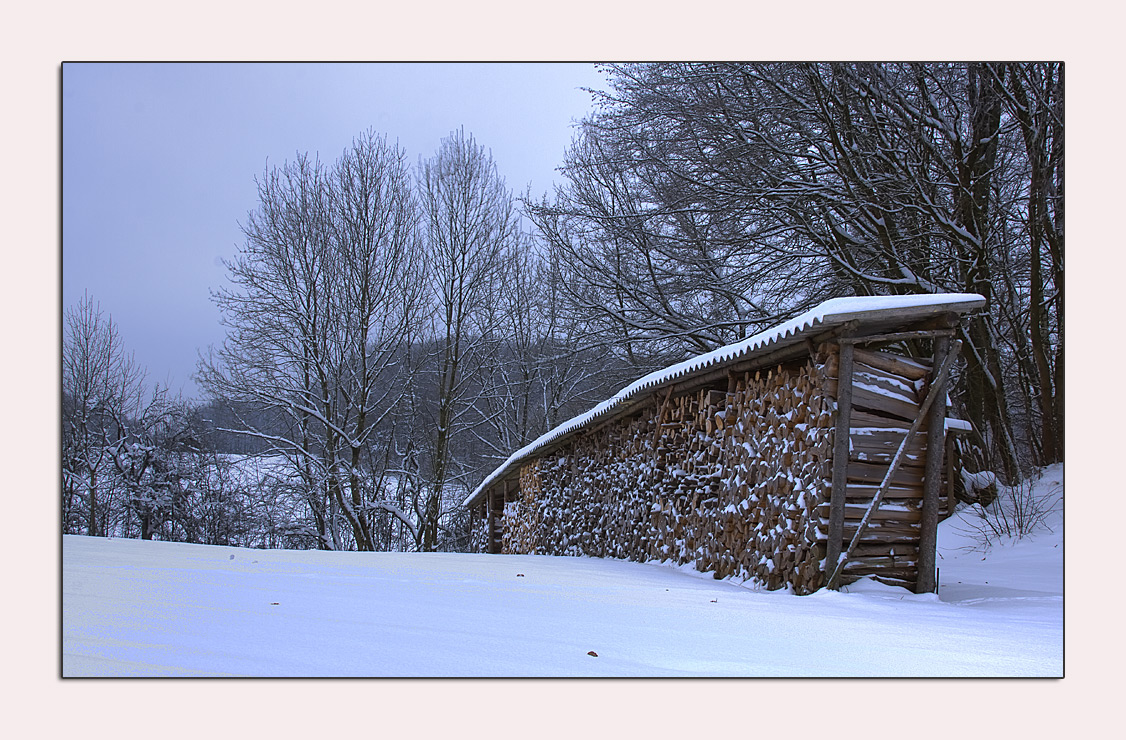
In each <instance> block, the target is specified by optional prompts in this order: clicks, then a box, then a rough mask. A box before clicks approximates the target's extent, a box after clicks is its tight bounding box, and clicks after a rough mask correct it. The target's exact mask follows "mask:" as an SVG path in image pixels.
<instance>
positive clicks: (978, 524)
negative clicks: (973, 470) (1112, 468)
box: [964, 465, 1063, 547]
mask: <svg viewBox="0 0 1126 740" xmlns="http://www.w3.org/2000/svg"><path fill="white" fill-rule="evenodd" d="M977 475H979V476H980V475H981V474H977ZM993 482H994V484H996V482H995V479H994V481H993ZM1062 505H1063V465H1052V466H1050V467H1047V468H1041V469H1038V470H1036V471H1034V472H1033V474H1032V475H1030V476H1027V477H1025V478H1024V479H1022V480H1020V481H1018V482H1017V483H1016V484H1014V485H1011V486H1001V485H997V497H996V498H995V499H994V500H993V501H992V502H991V503H989V504H987V505H982V504H971V506H970V511H972V512H973V516H967V517H965V518H964V521H965V522H966V523H967V525H968V526H969V527H970V529H971V530H972V531H971V534H973V535H974V538H975V539H976V540H977V541H978V542H979V543H981V544H982V545H984V546H987V547H988V546H990V545H993V544H995V543H997V542H999V541H1001V540H1003V539H1006V538H1016V539H1021V538H1023V537H1027V536H1028V535H1030V534H1033V533H1034V532H1036V531H1038V530H1040V529H1046V528H1048V527H1049V524H1048V518H1049V515H1051V514H1052V513H1053V512H1055V511H1056V510H1057V508H1058V507H1060V506H1062Z"/></svg>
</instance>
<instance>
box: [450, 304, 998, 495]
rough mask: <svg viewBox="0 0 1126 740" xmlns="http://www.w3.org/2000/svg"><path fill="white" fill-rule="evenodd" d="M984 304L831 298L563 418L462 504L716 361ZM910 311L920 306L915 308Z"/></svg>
mask: <svg viewBox="0 0 1126 740" xmlns="http://www.w3.org/2000/svg"><path fill="white" fill-rule="evenodd" d="M984 304H985V299H984V298H983V297H982V296H980V295H977V294H976V293H942V294H935V295H909V296H854V297H851V298H831V299H829V300H827V301H825V302H824V303H821V304H819V305H817V306H816V307H814V308H812V309H810V310H809V311H806V312H805V313H803V314H801V315H799V316H796V317H794V318H792V319H790V320H789V321H787V322H786V323H784V324H779V325H778V326H776V327H774V328H772V329H767V330H766V331H763V332H759V333H758V334H755V335H754V336H751V337H747V338H746V339H742V340H740V341H738V342H735V343H733V344H728V345H725V346H723V347H720V348H719V349H715V350H712V351H711V352H706V353H704V354H702V355H697V356H696V357H693V358H690V359H688V360H685V361H684V362H680V363H677V364H676V365H670V366H669V367H666V368H664V369H663V370H656V371H654V372H651V373H649V374H648V375H646V376H644V377H642V378H640V379H638V380H635V381H634V382H633V383H630V384H629V385H627V386H626V387H624V388H622V389H621V390H620V391H618V392H617V393H615V394H614V395H613V396H611V397H610V398H608V399H606V400H605V401H603V402H602V403H600V404H598V405H597V406H595V407H594V408H592V409H591V410H590V411H587V412H586V413H584V414H579V415H578V416H576V417H573V418H571V419H569V420H568V421H565V422H563V423H562V424H560V425H559V426H557V427H555V428H554V429H552V430H551V431H549V432H547V433H545V434H543V435H541V436H540V437H539V438H538V439H536V440H535V441H534V442H531V443H529V444H527V445H525V446H524V447H521V448H520V449H519V450H517V451H516V452H514V453H512V455H510V456H509V458H508V459H507V460H505V461H504V462H503V463H501V464H500V465H499V466H498V467H497V468H496V469H495V470H493V472H492V473H490V474H489V475H488V476H487V477H486V478H485V480H483V481H482V482H481V485H479V486H477V488H475V489H474V490H473V493H471V494H469V495H468V496H466V498H465V500H464V501H463V502H462V506H465V507H468V506H470V505H471V504H472V503H473V502H474V500H475V499H477V498H478V497H479V496H480V494H481V493H483V492H484V491H485V490H486V489H487V488H488V487H489V485H490V484H491V483H492V482H493V481H494V480H496V479H498V478H500V477H502V476H503V475H504V474H506V473H507V472H508V471H509V470H510V469H511V468H512V467H513V466H514V465H515V464H516V463H518V462H520V461H522V460H523V459H525V458H527V457H529V456H531V455H532V453H534V452H535V451H536V450H538V449H540V448H542V447H545V446H547V445H549V444H551V443H552V442H554V441H556V440H557V439H559V438H560V437H562V436H564V435H566V434H568V433H570V432H572V431H574V430H576V429H579V428H581V427H584V426H586V425H588V424H590V423H592V422H594V421H597V420H598V419H600V418H601V417H603V416H606V415H607V414H609V413H610V412H611V411H613V410H614V409H615V408H616V407H617V406H619V405H620V404H622V403H624V402H626V401H628V400H630V399H632V398H633V397H635V396H637V395H639V394H640V393H642V392H643V391H645V390H647V389H649V388H652V387H654V386H658V385H663V384H665V383H668V382H669V381H672V380H676V379H677V378H681V377H684V376H686V375H693V374H695V373H698V372H700V371H702V370H707V369H709V368H711V367H713V366H715V365H720V364H724V363H727V362H731V361H732V360H738V359H743V358H745V357H747V356H748V355H750V354H752V353H755V352H758V351H759V350H761V349H763V348H765V347H770V346H773V345H776V344H778V343H779V342H781V341H783V340H786V339H789V338H792V337H797V336H798V335H800V334H804V333H805V332H807V331H808V330H810V329H813V328H821V327H824V326H833V325H840V324H845V323H847V322H849V321H852V320H854V319H858V318H863V317H864V315H865V314H869V313H870V312H873V311H888V310H895V309H902V310H903V319H904V321H909V320H911V319H912V318H916V316H915V314H916V313H919V312H920V311H918V309H923V311H922V313H927V312H929V311H928V310H931V309H934V308H936V307H939V306H949V307H950V309H951V310H956V311H959V312H962V311H968V310H971V309H973V308H977V307H979V306H982V305H984ZM911 309H917V310H916V311H912V310H911Z"/></svg>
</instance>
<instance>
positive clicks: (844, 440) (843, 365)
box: [825, 342, 853, 588]
mask: <svg viewBox="0 0 1126 740" xmlns="http://www.w3.org/2000/svg"><path fill="white" fill-rule="evenodd" d="M838 346H839V347H840V358H839V361H838V362H837V418H836V423H835V427H836V428H835V429H834V431H833V434H834V435H835V436H834V437H833V487H832V491H831V493H830V494H829V541H828V543H827V546H826V548H825V578H826V581H828V580H829V578H830V577H831V576H832V574H833V572H834V570H835V569H836V567H837V561H838V560H839V559H840V556H841V543H842V541H843V540H844V512H845V489H846V486H845V483H846V478H847V476H848V449H849V444H848V442H849V429H850V428H851V426H852V348H853V345H852V343H851V342H840V343H839V345H838ZM829 587H830V588H835V586H834V585H832V584H830V586H829Z"/></svg>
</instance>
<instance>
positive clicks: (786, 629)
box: [62, 468, 1063, 676]
mask: <svg viewBox="0 0 1126 740" xmlns="http://www.w3.org/2000/svg"><path fill="white" fill-rule="evenodd" d="M1061 477H1062V471H1061V470H1059V469H1058V468H1057V469H1054V470H1052V471H1050V472H1049V474H1048V475H1047V476H1045V478H1044V479H1043V480H1042V481H1041V483H1040V485H1041V487H1047V486H1055V487H1056V488H1057V489H1062V486H1061V485H1060V483H1059V481H1060V479H1061ZM1044 490H1049V489H1047V488H1044ZM1048 524H1049V525H1050V526H1051V530H1043V531H1041V532H1040V533H1038V534H1036V535H1034V536H1032V537H1031V538H1025V539H1022V540H1020V541H1007V542H1002V543H998V544H995V545H994V546H993V547H991V548H989V549H988V550H987V551H984V552H983V551H981V550H980V549H976V550H975V549H973V548H972V546H973V545H974V544H975V543H974V540H973V538H972V537H971V536H970V534H969V531H970V529H971V528H970V527H969V526H968V524H967V521H966V520H965V519H964V518H961V517H954V518H952V519H950V520H948V521H947V522H944V523H943V525H942V528H941V533H940V546H939V552H940V560H939V566H940V569H941V587H940V591H939V594H938V595H937V596H936V595H934V594H926V595H915V594H911V593H908V592H907V591H905V590H903V589H897V588H891V587H886V586H882V585H880V584H878V583H874V582H871V581H867V582H862V583H859V584H856V585H853V586H851V587H848V588H847V589H846V590H845V592H842V593H833V592H826V591H822V592H818V593H816V594H813V595H811V596H804V597H798V596H793V595H791V594H788V593H784V592H767V591H759V590H755V589H753V588H749V587H747V586H745V585H743V584H740V583H738V582H734V581H730V580H729V581H716V580H714V579H712V578H711V577H710V576H706V575H704V574H700V573H696V572H695V571H693V570H691V569H689V568H673V567H669V566H662V565H656V564H639V563H630V562H622V561H611V560H599V559H594V558H555V557H542V556H498V555H492V556H487V555H463V554H448V553H433V554H413V553H411V554H407V553H374V554H373V553H328V552H314V551H301V552H298V551H284V550H247V549H235V548H225V547H209V546H203V545H188V544H179V543H163V542H142V541H138V540H107V539H100V538H89V537H69V536H68V537H65V538H64V542H63V582H62V586H63V588H62V598H63V604H62V606H63V611H62V618H63V625H62V627H63V629H62V670H63V675H64V676H1062V674H1063V569H1062V562H1063V552H1062V550H1063V548H1062V544H1061V542H1062V533H1063V529H1062V526H1061V514H1060V513H1058V512H1057V513H1055V514H1053V515H1052V517H1051V518H1050V519H1049V521H1048ZM592 652H593V653H596V654H597V656H595V655H591V654H590V653H592Z"/></svg>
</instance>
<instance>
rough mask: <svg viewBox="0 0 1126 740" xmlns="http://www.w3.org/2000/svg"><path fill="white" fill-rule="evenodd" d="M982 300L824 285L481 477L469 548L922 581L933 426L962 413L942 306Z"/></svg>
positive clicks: (929, 556)
mask: <svg viewBox="0 0 1126 740" xmlns="http://www.w3.org/2000/svg"><path fill="white" fill-rule="evenodd" d="M984 303H985V301H984V299H983V298H982V297H981V296H978V295H973V294H941V295H929V296H893V297H858V298H838V299H833V300H829V301H826V302H824V303H822V304H821V305H819V306H818V307H816V308H815V309H813V310H811V311H809V312H807V313H805V314H802V315H801V316H798V317H796V318H795V319H793V320H791V321H789V322H786V323H784V324H782V325H780V326H777V327H775V328H773V329H770V330H768V331H765V332H762V333H760V334H757V335H755V336H753V337H749V338H747V339H745V340H743V341H740V342H737V343H735V344H731V345H728V346H726V347H721V348H720V349H718V350H715V351H713V352H709V353H707V354H703V355H700V356H698V357H695V358H692V359H690V360H687V361H685V362H682V363H680V364H678V365H674V366H672V367H669V368H666V369H665V370H661V371H658V372H655V373H651V374H650V375H647V376H645V377H643V378H641V379H640V380H638V381H636V382H634V383H632V384H630V385H629V386H627V387H625V388H623V389H622V390H621V391H619V392H618V393H617V394H615V395H614V396H613V398H610V399H608V400H607V401H604V402H603V403H601V404H599V405H598V406H596V407H595V408H593V409H591V410H590V411H588V412H587V413H585V414H582V415H580V416H577V417H575V418H574V419H571V420H570V421H567V422H565V423H563V424H561V425H559V426H558V427H556V428H555V429H553V430H551V431H550V432H548V433H547V434H545V435H543V436H542V437H540V438H539V439H537V440H536V441H535V442H533V443H531V444H530V445H528V446H526V447H524V448H523V449H521V450H519V451H517V452H516V453H514V454H513V455H512V456H511V457H509V458H508V460H506V461H505V462H504V463H503V464H502V465H500V466H499V467H498V468H497V469H496V470H494V471H493V472H492V473H491V474H490V475H489V476H488V477H486V479H485V480H484V481H483V482H482V483H481V485H480V486H478V487H477V489H476V490H474V491H473V493H471V494H470V495H469V496H468V497H467V498H466V499H465V502H464V505H465V506H466V507H467V508H468V509H469V510H470V513H471V523H472V524H471V527H472V533H473V537H472V541H473V547H474V549H475V550H477V551H479V552H489V553H535V554H544V555H590V556H596V557H615V558H628V559H631V560H637V561H642V562H644V561H649V560H659V561H666V560H671V561H673V562H675V563H678V564H684V563H694V564H695V566H696V568H697V569H699V570H701V571H704V572H713V573H714V574H715V576H716V577H717V578H724V577H727V576H733V575H734V576H739V577H742V578H754V579H757V580H758V581H760V582H761V583H763V584H765V586H766V587H767V588H771V589H774V588H781V587H787V586H788V587H790V588H792V589H793V590H794V591H795V592H796V593H810V592H812V591H815V590H817V589H819V588H821V587H823V586H825V585H829V586H830V587H833V588H836V587H839V586H840V585H841V584H843V583H848V582H850V581H852V580H855V579H856V578H857V577H859V576H863V575H872V576H875V577H876V578H878V579H880V580H881V581H884V582H887V583H891V584H895V585H902V586H906V587H908V588H911V589H913V590H915V591H917V592H920V593H922V592H929V591H933V590H934V588H935V585H936V584H935V538H936V533H937V527H938V521H939V519H940V517H942V516H943V515H944V514H948V513H949V512H950V510H951V508H952V506H953V503H954V501H953V496H952V495H951V492H950V490H949V481H951V480H952V479H953V475H952V471H950V470H948V469H947V468H948V467H949V460H948V459H946V460H944V458H948V456H947V455H945V454H944V453H945V451H946V450H947V448H948V446H949V445H948V444H946V439H947V432H948V431H950V430H957V429H960V428H964V427H965V425H964V424H963V423H959V422H954V421H953V420H950V419H948V418H947V414H946V403H947V394H946V388H945V385H946V379H947V377H948V373H949V368H950V367H951V365H952V364H953V362H954V359H955V357H956V355H957V352H958V350H959V346H960V342H958V341H957V339H956V334H957V325H958V322H959V319H960V317H961V316H962V315H963V314H965V313H966V312H968V311H971V310H973V309H976V308H979V307H981V306H983V305H984ZM905 343H912V346H914V347H916V348H919V347H922V348H924V349H925V352H926V354H927V355H929V356H928V357H924V358H922V359H920V358H919V357H915V358H908V357H907V356H905V355H904V354H903V353H902V352H898V353H897V352H896V351H895V350H896V348H900V349H901V348H903V347H905V346H907V345H906V344H905ZM841 430H847V433H839V432H840V431H841ZM932 441H936V442H937V444H934V443H932Z"/></svg>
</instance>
